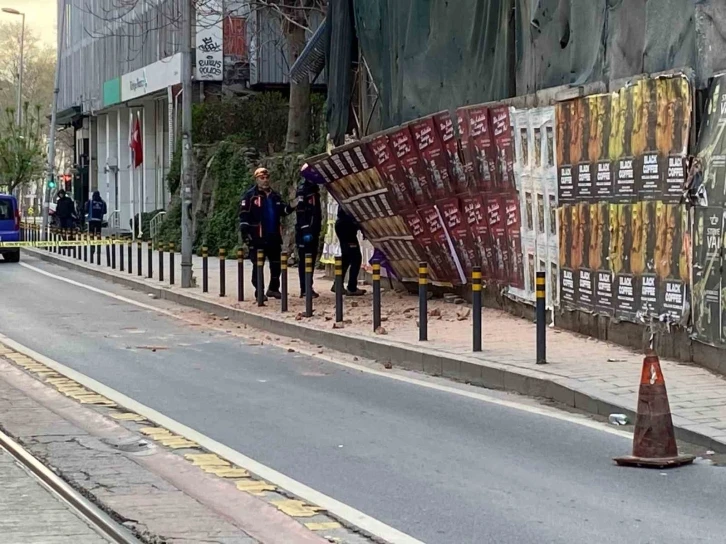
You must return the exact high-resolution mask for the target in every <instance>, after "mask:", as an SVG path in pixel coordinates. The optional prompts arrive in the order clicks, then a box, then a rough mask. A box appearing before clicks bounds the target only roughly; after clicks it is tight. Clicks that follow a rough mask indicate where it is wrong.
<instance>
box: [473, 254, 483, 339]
mask: <svg viewBox="0 0 726 544" xmlns="http://www.w3.org/2000/svg"><path fill="white" fill-rule="evenodd" d="M471 303H472V306H473V308H472V312H473V314H474V315H473V317H472V321H473V323H474V338H473V345H474V351H481V266H475V267H474V270H473V271H472V273H471Z"/></svg>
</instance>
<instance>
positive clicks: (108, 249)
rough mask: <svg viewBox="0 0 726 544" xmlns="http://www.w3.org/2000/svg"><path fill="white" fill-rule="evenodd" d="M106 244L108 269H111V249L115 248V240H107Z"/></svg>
mask: <svg viewBox="0 0 726 544" xmlns="http://www.w3.org/2000/svg"><path fill="white" fill-rule="evenodd" d="M106 242H107V243H106V268H109V267H110V266H111V248H113V246H112V245H111V244H113V239H111V240H109V239H108V238H106ZM108 242H110V243H108Z"/></svg>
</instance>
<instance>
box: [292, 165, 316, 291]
mask: <svg viewBox="0 0 726 544" xmlns="http://www.w3.org/2000/svg"><path fill="white" fill-rule="evenodd" d="M296 196H297V208H296V222H295V244H296V245H297V260H298V273H299V276H300V298H304V297H305V255H312V258H313V266H314V265H315V262H316V261H317V258H318V247H319V244H320V230H321V228H322V223H323V212H322V209H321V206H320V188H319V187H318V185H317V184H315V183H313V182H311V181H307V180H303V181H301V182H300V183H299V184H298V186H297V193H296ZM318 296H319V295H318V294H317V293H316V292H315V291H313V298H318Z"/></svg>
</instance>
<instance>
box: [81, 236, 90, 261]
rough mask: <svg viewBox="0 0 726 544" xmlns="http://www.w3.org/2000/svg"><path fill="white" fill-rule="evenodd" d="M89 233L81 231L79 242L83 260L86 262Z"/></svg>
mask: <svg viewBox="0 0 726 544" xmlns="http://www.w3.org/2000/svg"><path fill="white" fill-rule="evenodd" d="M89 236H90V235H89V234H86V233H84V232H82V233H81V244H82V245H83V262H84V263H87V262H88V242H89Z"/></svg>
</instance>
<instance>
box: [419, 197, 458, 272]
mask: <svg viewBox="0 0 726 544" xmlns="http://www.w3.org/2000/svg"><path fill="white" fill-rule="evenodd" d="M418 213H419V215H420V216H421V218H422V219H423V221H424V225H425V227H426V229H427V231H428V234H429V235H430V236H431V238H432V240H433V242H434V244H435V253H436V255H435V257H434V260H435V261H436V263H437V267H438V268H439V271H440V274H438V277H442V278H446V279H447V280H448V281H449V282H450V283H451V284H453V285H461V284H463V283H466V276H464V272H463V269H462V267H461V263H460V262H459V258H458V257H457V255H456V252H455V251H454V250H453V244H452V241H451V237H450V236H449V233H448V231H447V229H446V226H445V224H444V221H443V218H442V215H441V212H440V211H439V209H438V207H436V206H433V205H432V206H424V207H423V208H419V211H418Z"/></svg>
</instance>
